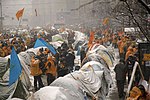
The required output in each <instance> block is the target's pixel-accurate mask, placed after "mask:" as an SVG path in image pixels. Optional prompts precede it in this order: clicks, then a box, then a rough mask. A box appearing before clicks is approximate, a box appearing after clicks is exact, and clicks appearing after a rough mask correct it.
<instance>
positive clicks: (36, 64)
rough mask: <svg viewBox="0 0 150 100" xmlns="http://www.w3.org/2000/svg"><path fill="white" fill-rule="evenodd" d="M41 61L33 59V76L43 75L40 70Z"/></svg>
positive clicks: (31, 68) (31, 66) (31, 69)
mask: <svg viewBox="0 0 150 100" xmlns="http://www.w3.org/2000/svg"><path fill="white" fill-rule="evenodd" d="M39 63H40V61H39V60H38V59H35V58H32V59H31V65H30V71H31V75H32V76H38V75H41V74H42V70H41V69H40V68H39Z"/></svg>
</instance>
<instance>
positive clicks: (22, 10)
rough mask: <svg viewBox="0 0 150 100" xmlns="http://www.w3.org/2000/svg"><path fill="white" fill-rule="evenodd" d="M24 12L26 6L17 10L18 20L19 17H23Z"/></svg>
mask: <svg viewBox="0 0 150 100" xmlns="http://www.w3.org/2000/svg"><path fill="white" fill-rule="evenodd" d="M23 12H24V8H23V9H21V10H18V11H17V13H16V17H17V19H18V20H19V18H20V17H22V15H23Z"/></svg>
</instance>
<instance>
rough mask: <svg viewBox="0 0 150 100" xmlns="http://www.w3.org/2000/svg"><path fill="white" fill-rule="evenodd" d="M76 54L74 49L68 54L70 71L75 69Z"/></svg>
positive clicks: (67, 60) (67, 62)
mask: <svg viewBox="0 0 150 100" xmlns="http://www.w3.org/2000/svg"><path fill="white" fill-rule="evenodd" d="M74 60H75V55H74V53H73V51H69V52H68V53H67V55H66V65H67V67H68V70H69V72H72V71H73V66H74Z"/></svg>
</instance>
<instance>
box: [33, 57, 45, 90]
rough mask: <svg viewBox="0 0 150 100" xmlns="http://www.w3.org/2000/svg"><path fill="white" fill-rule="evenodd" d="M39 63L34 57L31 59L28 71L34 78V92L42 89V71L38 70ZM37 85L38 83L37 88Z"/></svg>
mask: <svg viewBox="0 0 150 100" xmlns="http://www.w3.org/2000/svg"><path fill="white" fill-rule="evenodd" d="M39 63H40V61H39V59H37V58H36V56H35V57H32V58H31V66H30V71H31V75H32V76H33V77H34V88H35V91H37V90H38V89H40V88H42V87H44V85H43V82H42V79H41V74H42V70H41V69H40V68H39ZM37 83H38V86H37Z"/></svg>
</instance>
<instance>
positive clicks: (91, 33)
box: [88, 31, 95, 47]
mask: <svg viewBox="0 0 150 100" xmlns="http://www.w3.org/2000/svg"><path fill="white" fill-rule="evenodd" d="M94 34H95V33H94V32H93V31H91V32H90V37H89V43H88V47H90V46H91V45H92V42H93V40H94V38H95V37H94Z"/></svg>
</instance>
